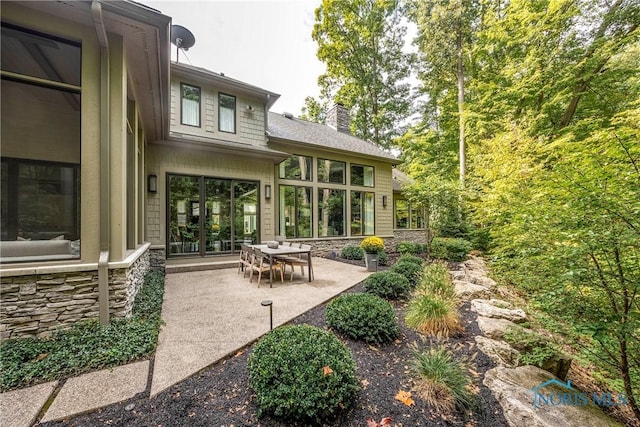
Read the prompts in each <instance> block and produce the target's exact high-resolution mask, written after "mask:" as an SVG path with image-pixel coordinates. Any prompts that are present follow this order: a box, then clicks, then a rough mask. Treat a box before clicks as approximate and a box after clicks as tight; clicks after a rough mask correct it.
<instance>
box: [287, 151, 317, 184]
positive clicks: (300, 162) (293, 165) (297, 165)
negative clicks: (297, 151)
mask: <svg viewBox="0 0 640 427" xmlns="http://www.w3.org/2000/svg"><path fill="white" fill-rule="evenodd" d="M311 165H312V159H311V157H307V156H291V157H289V158H288V159H287V160H283V161H282V162H280V165H279V170H280V172H279V177H280V178H283V179H298V180H300V181H311Z"/></svg>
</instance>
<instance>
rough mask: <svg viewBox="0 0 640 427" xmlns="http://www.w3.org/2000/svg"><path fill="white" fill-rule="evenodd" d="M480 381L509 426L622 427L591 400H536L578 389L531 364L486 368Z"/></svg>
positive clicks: (571, 392)
mask: <svg viewBox="0 0 640 427" xmlns="http://www.w3.org/2000/svg"><path fill="white" fill-rule="evenodd" d="M483 383H484V385H485V386H487V388H489V390H491V393H492V394H493V396H494V397H495V398H496V399H497V400H498V402H499V403H500V406H502V410H503V413H504V417H505V419H506V420H507V422H508V423H509V425H510V426H512V427H522V426H526V427H549V426H553V427H573V426H581V427H622V424H620V423H618V422H616V421H615V420H613V419H611V418H609V417H608V416H607V415H605V414H604V413H603V412H602V410H601V409H600V408H599V407H598V406H596V405H595V404H593V402H592V401H590V403H589V404H588V405H584V406H577V405H571V404H558V402H559V400H558V399H557V398H556V399H555V400H554V401H555V402H556V404H555V405H553V404H547V403H545V402H544V401H543V400H540V399H539V397H537V396H540V394H542V395H544V396H549V395H550V394H551V395H553V394H554V393H555V394H556V396H561V395H565V394H568V395H569V397H571V396H574V394H575V393H580V392H579V391H578V390H576V389H575V388H573V387H572V386H571V385H570V384H569V385H565V383H564V382H561V381H559V380H557V379H555V377H554V376H553V375H551V374H550V373H549V372H547V371H544V370H542V369H540V368H536V367H535V366H520V367H517V368H506V367H501V366H498V367H496V368H493V369H490V370H489V371H487V372H486V374H485V377H484V381H483ZM545 384H546V385H545ZM534 399H536V402H535V403H536V405H534Z"/></svg>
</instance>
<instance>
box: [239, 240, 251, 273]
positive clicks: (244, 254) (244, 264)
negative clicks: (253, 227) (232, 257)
mask: <svg viewBox="0 0 640 427" xmlns="http://www.w3.org/2000/svg"><path fill="white" fill-rule="evenodd" d="M252 262H253V248H252V247H251V246H248V245H245V244H244V243H243V244H241V245H240V258H239V259H238V274H239V273H240V271H242V277H245V276H246V275H247V272H248V271H249V270H250V269H251V264H252Z"/></svg>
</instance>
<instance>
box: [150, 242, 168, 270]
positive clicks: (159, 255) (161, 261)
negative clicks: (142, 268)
mask: <svg viewBox="0 0 640 427" xmlns="http://www.w3.org/2000/svg"><path fill="white" fill-rule="evenodd" d="M149 264H150V267H151V270H152V271H161V272H162V273H164V271H165V268H166V267H167V251H166V249H165V248H157V247H153V248H151V249H150V251H149Z"/></svg>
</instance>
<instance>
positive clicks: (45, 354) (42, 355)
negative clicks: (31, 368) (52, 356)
mask: <svg viewBox="0 0 640 427" xmlns="http://www.w3.org/2000/svg"><path fill="white" fill-rule="evenodd" d="M48 355H49V353H40V354H39V355H38V357H36V360H37V361H38V362H39V361H41V360H44V359H46V358H47V356H48Z"/></svg>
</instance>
